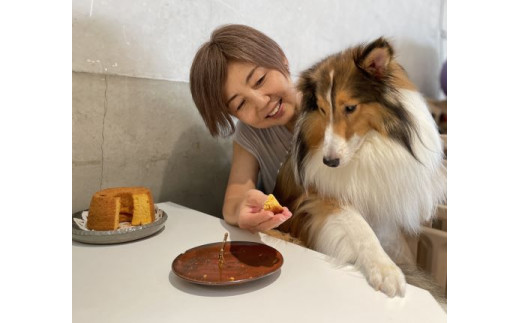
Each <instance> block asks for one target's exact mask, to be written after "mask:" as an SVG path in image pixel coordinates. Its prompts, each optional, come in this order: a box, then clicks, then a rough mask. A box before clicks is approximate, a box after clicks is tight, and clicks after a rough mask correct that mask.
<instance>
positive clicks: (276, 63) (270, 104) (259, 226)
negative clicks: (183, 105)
mask: <svg viewBox="0 0 520 323" xmlns="http://www.w3.org/2000/svg"><path fill="white" fill-rule="evenodd" d="M190 89H191V94H192V97H193V101H194V102H195V105H196V106H197V109H198V110H199V112H200V114H201V116H202V118H203V119H204V122H205V124H206V126H207V128H208V130H209V132H210V133H211V135H212V136H226V135H230V134H234V141H233V158H232V164H231V172H230V174H229V180H228V184H227V188H226V195H225V198H224V205H223V208H222V213H223V215H224V219H225V220H226V222H227V223H229V224H232V225H238V226H239V227H240V228H243V229H247V230H249V231H251V232H257V231H265V230H269V229H272V228H276V227H277V226H279V225H280V224H281V223H283V222H284V221H286V220H287V219H289V218H290V217H291V216H292V214H291V212H290V211H289V210H288V209H287V208H286V207H284V211H283V212H282V213H279V214H273V212H270V211H265V210H263V204H264V202H265V201H266V199H267V195H266V194H265V193H268V194H269V193H271V192H272V191H273V189H274V185H275V182H276V175H277V173H278V169H279V167H280V166H281V163H282V162H283V161H284V160H285V157H286V154H287V152H288V150H289V147H290V143H291V139H292V130H293V127H294V123H295V118H296V111H297V109H298V106H299V101H300V94H299V93H298V92H297V91H296V89H295V87H294V85H293V83H292V81H291V79H290V75H289V68H288V62H287V58H286V57H285V54H284V53H283V51H282V49H281V48H280V47H279V46H278V44H276V42H275V41H273V40H272V39H271V38H269V37H267V36H266V35H264V34H263V33H261V32H259V31H257V30H255V29H253V28H251V27H248V26H244V25H228V26H223V27H220V28H218V29H216V30H215V31H214V32H213V33H212V35H211V39H210V40H209V41H208V42H206V43H204V44H203V45H202V46H201V48H200V49H199V50H198V52H197V54H196V55H195V58H194V60H193V63H192V66H191V71H190ZM232 116H233V117H235V118H237V119H238V120H239V121H238V123H237V125H236V127H235V125H234V122H233V120H232V118H231V117H232ZM259 179H260V181H258V180H259ZM258 182H260V185H259V186H260V187H261V189H263V192H262V191H261V190H259V189H257V184H258Z"/></svg>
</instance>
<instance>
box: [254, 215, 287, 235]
mask: <svg viewBox="0 0 520 323" xmlns="http://www.w3.org/2000/svg"><path fill="white" fill-rule="evenodd" d="M287 219H288V217H286V216H285V215H284V214H283V213H279V214H276V215H275V216H273V218H272V219H269V220H267V221H265V222H263V223H261V224H259V225H257V226H256V227H255V228H254V229H255V230H256V231H267V230H271V229H274V228H276V227H278V226H279V225H280V224H282V223H284V222H285V221H286V220H287Z"/></svg>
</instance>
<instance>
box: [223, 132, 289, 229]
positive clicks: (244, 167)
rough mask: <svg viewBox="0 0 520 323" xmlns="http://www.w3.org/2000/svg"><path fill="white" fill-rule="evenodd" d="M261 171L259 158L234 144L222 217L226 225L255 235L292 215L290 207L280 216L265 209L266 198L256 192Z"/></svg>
mask: <svg viewBox="0 0 520 323" xmlns="http://www.w3.org/2000/svg"><path fill="white" fill-rule="evenodd" d="M258 170H259V165H258V161H257V160H256V158H255V157H254V156H253V155H252V154H251V153H250V152H248V151H247V150H245V149H244V148H243V147H242V146H240V145H239V144H237V143H236V142H233V159H232V162H231V172H230V174H229V179H228V184H227V188H226V195H225V198H224V205H223V207H222V214H223V215H224V220H226V222H227V223H229V224H232V225H237V226H239V227H241V228H243V229H247V230H249V231H252V232H256V231H265V230H269V229H272V228H275V227H277V226H279V225H280V224H281V223H283V222H284V221H285V220H287V219H288V218H290V217H291V215H292V214H291V212H289V210H288V209H287V208H284V211H283V212H282V213H279V214H273V212H271V211H266V210H264V209H263V204H264V202H265V201H266V200H267V195H265V194H264V193H263V192H261V191H259V190H257V189H255V187H256V182H257V179H258Z"/></svg>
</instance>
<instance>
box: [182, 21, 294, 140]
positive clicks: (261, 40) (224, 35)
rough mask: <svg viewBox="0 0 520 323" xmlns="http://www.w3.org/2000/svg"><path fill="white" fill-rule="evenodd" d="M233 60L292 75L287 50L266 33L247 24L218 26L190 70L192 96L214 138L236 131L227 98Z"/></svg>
mask: <svg viewBox="0 0 520 323" xmlns="http://www.w3.org/2000/svg"><path fill="white" fill-rule="evenodd" d="M232 61H237V62H247V63H252V64H255V65H259V66H262V67H265V68H268V69H276V70H278V71H280V72H281V73H282V74H284V75H285V76H286V77H289V70H288V67H287V65H286V63H285V62H286V58H285V54H284V52H283V51H282V49H281V48H280V46H278V44H277V43H276V42H275V41H274V40H272V39H271V38H269V37H267V36H266V35H265V34H263V33H261V32H260V31H258V30H256V29H254V28H251V27H249V26H245V25H225V26H222V27H219V28H217V29H215V30H214V31H213V33H212V34H211V38H210V40H209V41H208V42H206V43H204V44H202V46H201V47H200V48H199V50H198V51H197V54H196V55H195V58H194V59H193V63H192V64H191V70H190V90H191V96H192V98H193V101H194V102H195V105H196V106H197V109H198V110H199V113H200V115H201V116H202V119H203V120H204V123H205V124H206V127H207V128H208V130H209V132H210V134H211V135H212V136H213V137H216V136H229V135H231V134H233V133H234V132H235V125H234V123H233V120H232V119H231V115H230V114H229V111H228V108H227V106H226V102H225V99H226V98H225V97H224V85H225V83H226V79H227V67H228V63H229V62H232Z"/></svg>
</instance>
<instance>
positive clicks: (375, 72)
mask: <svg viewBox="0 0 520 323" xmlns="http://www.w3.org/2000/svg"><path fill="white" fill-rule="evenodd" d="M400 88H405V89H411V90H415V87H414V86H413V84H412V83H411V82H410V81H409V80H408V78H407V77H406V73H405V71H404V70H403V68H402V67H401V66H400V65H399V64H397V62H395V60H394V50H393V49H392V47H391V46H390V44H389V43H388V41H387V40H385V39H384V38H379V39H377V40H375V41H373V42H372V43H370V44H368V45H360V46H357V47H354V48H350V49H347V50H345V51H343V52H340V53H338V54H336V55H333V56H330V57H328V58H326V59H324V60H323V61H321V62H319V63H317V64H316V65H314V66H313V67H311V68H310V69H308V70H306V71H304V72H303V73H302V75H301V77H300V79H299V82H298V89H299V91H301V92H302V102H301V107H300V109H301V111H300V112H301V114H300V119H299V121H298V124H297V128H296V131H297V141H296V144H297V147H296V155H297V156H296V157H297V160H298V162H297V164H298V165H299V166H301V164H302V163H303V159H304V158H305V157H306V156H307V155H308V153H309V152H311V150H315V151H314V152H313V153H321V154H322V155H323V163H324V164H325V165H327V166H330V167H341V166H344V165H347V164H348V162H349V161H350V160H351V159H352V157H353V156H355V154H356V152H357V151H358V149H359V148H360V147H361V146H362V144H363V140H364V138H365V136H366V134H367V133H369V132H370V131H377V132H378V133H380V134H381V135H383V136H387V137H390V138H392V139H394V140H396V141H398V142H399V143H400V144H402V145H403V146H404V147H406V149H407V150H408V151H409V152H410V153H411V154H412V155H414V154H413V151H412V148H411V132H412V131H413V124H412V122H411V119H410V116H409V113H408V112H407V110H406V109H405V108H404V107H403V105H402V104H401V103H400V99H399V95H398V93H397V89H400ZM298 168H299V167H298Z"/></svg>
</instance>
